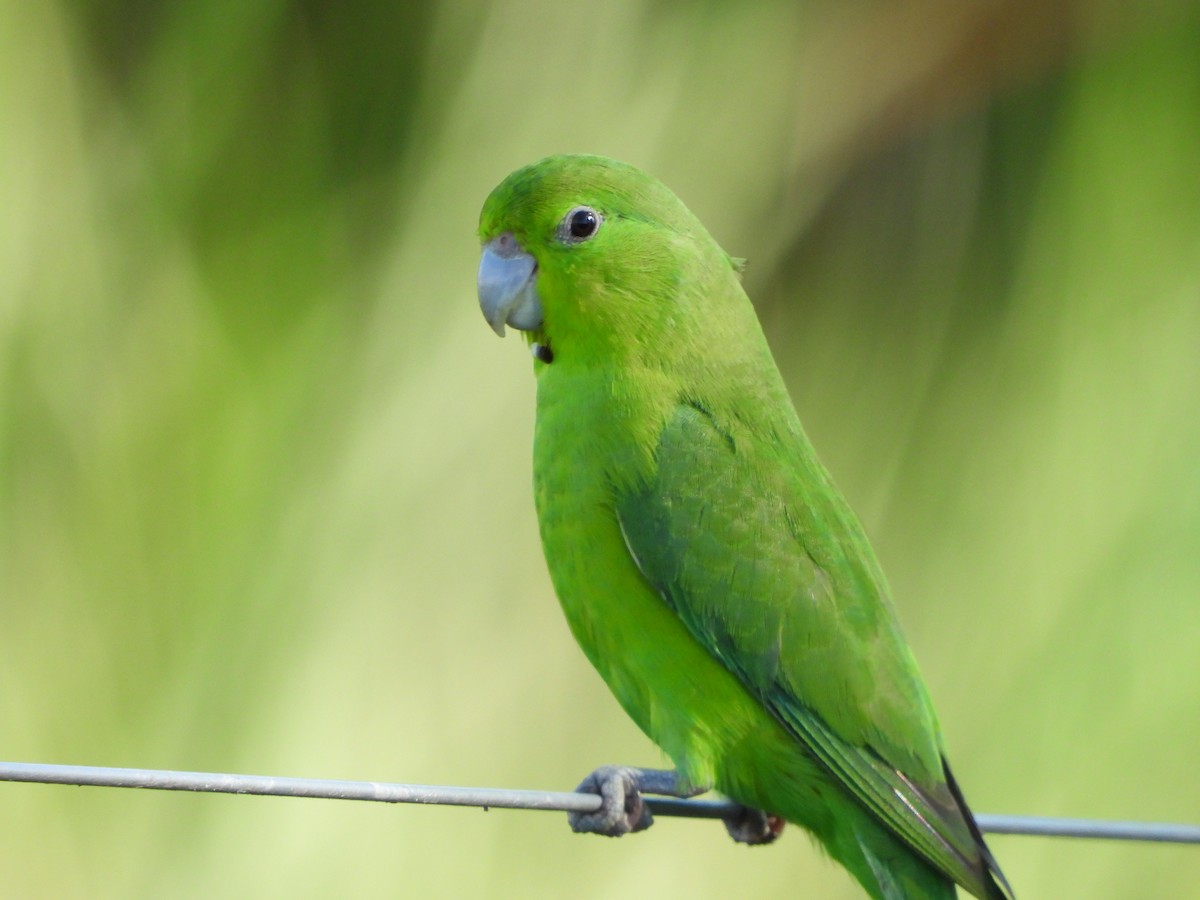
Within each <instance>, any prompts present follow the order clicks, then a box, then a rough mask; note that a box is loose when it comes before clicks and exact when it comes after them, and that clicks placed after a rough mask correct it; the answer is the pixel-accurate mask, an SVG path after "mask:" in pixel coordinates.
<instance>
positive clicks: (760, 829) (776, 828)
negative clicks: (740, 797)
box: [724, 806, 787, 847]
mask: <svg viewBox="0 0 1200 900" xmlns="http://www.w3.org/2000/svg"><path fill="white" fill-rule="evenodd" d="M724 822H725V830H726V831H728V832H729V836H730V837H731V838H733V839H734V840H735V841H737V842H738V843H739V844H749V845H750V846H751V847H756V846H759V845H762V844H770V843H772V842H773V841H774V840H775V839H776V838H777V837H779V835H781V834H782V833H783V826H784V825H786V824H787V822H786V820H784V819H782V818H780V817H779V816H773V815H771V814H770V813H765V812H763V811H762V810H761V809H753V808H751V807H749V806H743V807H741V808H740V809H739V811H738V812H737V814H736V815H733V816H730V817H729V818H727V819H725V820H724Z"/></svg>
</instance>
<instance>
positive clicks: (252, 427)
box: [0, 0, 1200, 898]
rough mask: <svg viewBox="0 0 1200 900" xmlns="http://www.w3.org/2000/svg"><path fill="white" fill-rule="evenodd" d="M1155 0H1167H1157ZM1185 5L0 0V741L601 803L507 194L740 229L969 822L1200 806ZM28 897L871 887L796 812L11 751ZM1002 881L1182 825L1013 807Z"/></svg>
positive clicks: (1198, 341)
mask: <svg viewBox="0 0 1200 900" xmlns="http://www.w3.org/2000/svg"><path fill="white" fill-rule="evenodd" d="M1134 10H1136V11H1134ZM1198 46H1200V9H1198V8H1197V5H1196V4H1195V3H1183V2H1170V0H1158V2H1154V3H1149V4H1141V5H1138V6H1136V7H1134V6H1133V5H1128V4H1121V3H1117V2H1105V0H1097V2H1092V3H1075V4H1072V3H1050V4H1040V3H1034V2H1032V0H1030V2H1009V3H1000V2H994V3H976V4H958V3H953V2H949V0H908V2H904V3H899V4H897V3H892V2H848V3H831V2H811V0H810V2H768V0H754V2H749V3H743V4H735V3H720V2H708V3H699V4H683V3H670V2H637V0H621V2H614V3H609V4H604V5H599V4H590V5H583V4H566V3H549V2H539V3H526V4H512V3H500V2H497V3H478V2H476V3H472V2H463V3H457V4H450V3H446V4H432V5H420V4H415V5H409V4H401V3H346V4H335V3H320V2H315V0H310V2H295V0H276V2H265V3H248V4H244V3H234V2H222V0H210V2H201V3H194V4H159V3H152V2H145V0H141V2H108V3H100V2H95V0H80V2H75V3H70V4H66V3H55V2H47V3H18V2H16V0H0V614H2V619H0V621H3V628H2V629H0V757H3V758H6V759H10V760H21V761H37V762H70V763H89V764H96V765H119V766H150V767H163V768H178V769H201V770H216V771H234V772H250V773H263V774H280V775H305V776H314V777H329V778H347V779H375V780H394V781H413V782H432V783H444V784H467V785H490V786H508V787H541V788H556V789H565V788H569V787H570V786H572V785H573V784H575V783H576V781H578V779H579V778H580V777H582V776H583V775H584V774H585V773H586V772H587V771H588V770H590V769H591V768H592V767H594V766H596V765H599V764H602V763H610V762H626V763H636V764H647V765H655V764H658V763H660V762H661V757H660V755H659V754H658V752H657V751H656V750H655V749H654V748H653V746H652V745H650V744H649V742H648V741H647V740H646V739H645V738H643V737H642V736H641V734H640V733H639V732H637V731H636V729H635V728H634V726H633V725H632V724H630V723H629V722H628V721H627V720H626V719H625V718H624V716H623V715H622V713H621V712H620V710H619V709H618V708H617V705H616V703H615V702H614V701H613V700H612V699H611V698H610V697H609V696H608V694H607V692H606V690H605V689H604V687H603V686H602V684H601V683H600V681H599V679H598V678H597V677H596V676H595V675H594V674H593V673H592V671H591V670H590V669H589V667H588V666H587V664H586V662H585V660H584V659H583V657H582V655H581V654H580V653H579V652H578V650H577V649H576V648H575V646H574V644H573V642H572V640H571V638H570V636H569V635H568V633H567V630H566V627H565V625H564V623H563V622H562V621H561V617H560V614H559V611H558V609H557V604H556V602H555V600H554V598H553V595H552V593H551V590H550V587H549V583H548V580H547V577H546V575H545V571H544V567H543V564H542V561H541V556H540V549H539V546H538V542H537V534H536V525H535V522H534V517H533V510H532V499H531V492H530V486H529V481H530V475H529V456H530V443H531V429H532V407H533V380H532V378H531V376H530V362H529V358H528V355H527V352H526V351H525V350H524V348H523V345H522V344H521V343H520V342H516V341H513V340H511V339H510V340H507V341H498V340H496V338H495V336H494V335H493V334H492V333H491V332H490V330H489V329H488V328H487V326H486V325H485V324H484V322H483V320H482V318H481V317H480V315H479V312H478V309H477V308H476V303H475V286H474V275H475V266H476V261H477V252H478V243H477V241H476V239H475V237H474V229H475V222H476V216H477V213H478V209H479V207H480V205H481V203H482V201H483V199H484V197H485V196H486V195H487V193H488V191H489V190H490V189H491V188H492V187H493V185H495V184H496V183H497V182H498V181H499V180H500V179H501V178H503V177H504V175H506V174H507V173H508V172H509V171H511V170H512V169H514V168H516V167H517V166H519V165H522V164H524V163H526V162H529V161H531V160H533V159H536V158H538V157H540V156H543V155H545V154H548V153H553V152H561V151H568V150H570V151H590V152H597V153H603V154H608V155H612V156H617V157H620V158H623V159H626V160H628V161H630V162H633V163H635V164H637V165H639V166H641V167H643V168H646V169H648V170H650V171H652V172H654V173H655V174H657V175H658V176H659V177H660V178H662V179H663V180H664V181H665V182H666V183H667V184H668V185H670V186H671V187H672V188H673V189H674V190H675V191H676V192H677V193H678V194H679V195H680V196H681V197H682V198H684V200H685V201H686V202H687V203H688V204H689V205H690V206H691V207H692V209H693V210H694V211H695V212H696V213H697V214H698V215H699V216H700V217H701V219H702V220H704V221H705V222H706V223H707V224H708V225H709V227H710V229H711V230H712V231H713V233H714V234H715V235H716V236H717V238H718V240H719V241H721V243H722V244H723V245H724V247H725V248H726V249H727V250H728V251H729V252H730V253H733V254H735V255H738V256H745V257H749V259H750V268H749V271H748V274H747V285H748V289H749V291H750V294H751V296H752V297H753V298H754V299H755V301H756V304H757V305H758V308H759V311H760V314H761V316H762V318H763V321H764V325H765V327H766V330H767V332H768V336H769V338H770V340H771V342H772V345H773V346H774V348H775V350H776V352H777V354H778V357H779V360H780V364H781V366H782V368H783V370H784V373H785V376H786V377H787V379H788V382H789V385H790V386H791V389H792V392H793V396H794V398H795V400H796V403H797V406H798V408H799V410H800V413H801V416H802V418H803V419H804V420H805V422H806V425H807V427H808V430H809V433H810V435H811V437H812V438H813V440H814V442H815V443H816V445H817V446H818V448H819V449H820V450H821V452H822V455H823V457H824V459H825V461H826V463H827V464H828V465H829V466H830V468H831V469H832V470H833V472H834V474H835V477H836V478H837V479H838V481H839V483H840V485H841V486H842V488H843V490H844V491H845V492H846V493H847V494H848V495H849V497H850V499H851V502H852V503H853V504H854V505H855V507H856V508H857V509H858V511H859V513H860V515H861V516H862V517H863V519H864V521H865V523H866V525H867V528H868V530H869V532H870V533H871V535H872V537H873V539H874V541H875V544H876V548H877V550H878V552H879V555H880V556H881V558H882V561H883V565H884V568H885V569H886V570H887V571H888V573H889V577H890V579H891V581H892V584H893V587H894V590H895V594H896V599H897V605H898V607H899V609H900V613H901V617H902V619H903V621H904V623H905V627H906V630H907V634H908V636H909V638H910V640H911V642H912V644H913V645H914V649H915V651H916V654H917V657H918V659H920V660H921V663H922V666H923V669H924V672H925V675H926V678H927V680H928V682H929V685H930V689H931V691H932V693H933V696H934V698H935V701H936V702H937V705H938V709H939V712H940V715H941V718H942V722H943V726H944V728H945V731H946V735H947V740H948V742H949V745H950V749H951V757H952V759H953V760H954V764H955V768H956V770H957V773H958V775H959V779H960V781H961V782H962V783H963V784H964V786H965V788H966V791H967V794H968V796H969V797H970V799H971V801H972V803H973V805H974V806H975V807H976V809H977V810H979V811H986V812H1010V813H1028V814H1045V815H1067V816H1100V817H1119V818H1137V819H1164V820H1181V821H1193V822H1194V821H1197V820H1200V778H1198V777H1197V773H1196V767H1195V760H1196V748H1197V747H1200V677H1198V676H1200V650H1198V647H1200V475H1198V473H1197V459H1198V457H1200V415H1198V412H1200V410H1198V406H1200V403H1198V398H1200V53H1198V52H1197V47H1198ZM0 811H2V812H0V873H3V874H2V878H3V887H2V889H0V890H2V891H3V893H4V895H5V896H14V897H19V896H28V897H35V896H54V897H89V898H91V897H100V898H103V897H168V896H169V897H210V896H244V897H329V896H338V895H345V896H411V897H447V898H449V897H502V898H508V897H551V896H573V897H583V898H609V897H622V896H625V897H628V896H635V897H685V896H686V897H731V896H733V897H740V896H752V895H766V894H767V893H772V894H774V895H776V896H782V895H788V896H805V897H822V898H824V897H854V896H858V894H857V892H856V888H855V887H854V885H853V884H852V883H851V881H850V880H849V878H848V877H847V876H846V875H844V874H843V873H842V872H841V870H840V869H838V868H837V867H836V866H834V865H832V864H830V863H828V862H827V861H825V860H824V859H822V858H821V856H820V854H819V853H818V852H817V851H816V850H815V849H814V848H813V847H812V845H811V844H810V842H809V841H808V840H807V839H806V838H805V837H804V836H803V835H802V834H801V833H800V832H799V831H798V830H795V829H793V830H790V831H789V832H788V833H787V835H786V836H785V838H784V840H782V841H781V842H780V843H778V844H776V845H775V846H773V847H771V848H769V849H747V848H744V847H739V846H734V845H733V844H731V843H730V842H729V841H728V839H727V838H726V836H725V834H724V832H723V829H721V828H720V827H719V826H718V825H715V824H713V823H702V822H688V821H680V820H670V819H668V820H663V821H661V822H660V823H659V824H658V825H657V826H656V827H655V829H654V830H653V831H651V832H650V833H648V834H646V835H642V836H639V837H636V838H627V839H625V840H623V841H605V840H600V839H595V838H581V837H575V836H573V835H572V834H571V833H570V832H569V830H568V829H567V826H566V824H565V822H564V821H563V817H561V816H558V815H552V814H542V813H529V812H503V811H493V812H490V813H486V814H485V813H483V812H480V811H473V810H461V809H435V808H415V807H389V806H382V805H375V804H352V803H336V802H331V801H303V800H285V799H273V798H249V797H228V796H193V795H179V794H161V793H154V792H145V793H143V792H135V791H116V790H102V789H92V788H79V789H76V788H64V787H53V786H37V785H13V784H8V785H0ZM991 843H992V847H993V849H994V850H995V852H996V854H997V856H998V857H999V858H1000V860H1001V862H1002V863H1003V865H1004V868H1005V870H1006V872H1007V874H1008V876H1009V878H1010V880H1011V881H1012V883H1013V884H1014V886H1015V887H1016V888H1017V890H1018V893H1019V895H1020V896H1022V897H1025V898H1033V897H1055V898H1076V897H1079V898H1084V897H1086V898H1105V897H1111V898H1127V897H1133V896H1141V897H1151V896H1153V897H1184V896H1196V892H1197V890H1198V888H1197V884H1200V851H1198V850H1197V849H1196V848H1186V847H1162V846H1144V845H1142V846H1139V845H1123V844H1122V845H1118V844H1113V843H1097V842H1071V841H1063V840H1050V839H1042V838H1028V837H999V836H998V837H994V838H993V839H992V841H991Z"/></svg>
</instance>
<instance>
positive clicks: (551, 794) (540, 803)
mask: <svg viewBox="0 0 1200 900" xmlns="http://www.w3.org/2000/svg"><path fill="white" fill-rule="evenodd" d="M0 781H21V782H33V783H39V784H74V785H90V786H94V787H123V788H149V789H152V790H160V791H206V792H211V793H219V794H261V795H271V796H279V797H320V798H324V799H329V800H374V801H377V802H382V803H432V804H439V805H443V806H477V807H482V808H483V809H489V808H492V807H495V808H497V809H551V810H560V811H563V812H595V811H596V810H597V809H599V808H600V798H599V797H598V796H596V795H595V794H579V793H574V792H568V791H518V790H508V789H504V788H467V787H444V786H438V785H429V784H393V783H389V782H378V781H333V780H329V779H321V778H280V777H275V776H271V775H230V774H224V773H215V772H174V771H170V770H167V769H117V768H107V767H103V766H59V765H48V764H42V763H16V762H0ZM645 799H646V805H647V806H649V807H650V810H651V811H652V812H653V813H654V814H655V815H659V816H685V817H689V818H699V819H723V818H727V817H729V816H731V815H734V814H735V813H737V812H738V811H739V809H740V807H738V806H737V805H736V804H734V803H731V802H729V801H727V800H679V799H676V798H674V797H653V796H647V797H646V798H645ZM975 820H976V821H977V822H978V823H979V827H980V828H981V829H983V830H984V831H987V832H991V833H993V834H1026V835H1039V836H1042V837H1074V838H1092V839H1105V840H1117V841H1163V842H1168V843H1178V844H1200V825H1181V824H1171V823H1161V822H1113V821H1104V820H1097V819H1055V818H1045V817H1042V816H999V815H978V816H976V817H975Z"/></svg>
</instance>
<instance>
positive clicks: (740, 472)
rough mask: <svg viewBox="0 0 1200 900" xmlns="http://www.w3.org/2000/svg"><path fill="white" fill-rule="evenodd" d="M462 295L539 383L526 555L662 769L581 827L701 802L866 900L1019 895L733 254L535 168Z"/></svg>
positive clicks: (564, 171) (658, 201)
mask: <svg viewBox="0 0 1200 900" xmlns="http://www.w3.org/2000/svg"><path fill="white" fill-rule="evenodd" d="M479 237H480V240H481V241H482V244H483V252H482V257H481V260H480V264H479V276H478V277H479V282H478V286H479V302H480V305H481V307H482V309H483V313H484V316H485V317H486V319H487V321H488V322H489V323H490V324H491V326H492V328H493V329H494V330H495V331H496V333H497V334H499V335H501V336H503V335H504V328H505V325H506V324H507V325H509V326H511V327H513V328H515V329H518V330H520V331H522V332H524V333H525V337H526V339H527V340H528V342H529V345H530V348H531V350H532V353H533V357H534V363H533V368H534V373H535V375H536V377H537V426H536V431H535V436H534V452H533V474H534V492H535V501H536V506H537V513H538V520H539V526H540V530H541V538H542V546H543V549H544V551H545V556H546V562H547V564H548V566H549V569H550V575H551V579H552V581H553V583H554V588H555V591H556V593H557V594H558V597H559V600H560V602H561V604H562V608H563V611H564V612H565V614H566V617H567V621H568V623H569V625H570V628H571V631H572V633H573V634H574V636H575V638H576V640H578V642H579V644H580V646H581V647H582V648H583V651H584V653H585V654H586V655H587V657H588V659H589V660H590V661H591V663H592V665H594V666H595V667H596V669H597V670H598V671H599V673H600V675H601V676H602V677H603V678H604V680H605V682H606V683H607V684H608V686H609V688H610V689H611V690H612V692H613V693H614V694H615V695H616V697H617V700H618V701H619V702H620V703H621V705H622V706H623V707H624V709H625V710H626V712H627V713H628V714H629V715H630V716H631V717H632V718H633V720H634V721H635V722H636V723H637V724H638V726H639V727H640V728H641V729H642V730H643V731H644V732H645V733H646V734H647V735H648V736H649V737H650V738H651V739H652V740H653V741H654V742H655V743H657V744H658V745H659V746H660V747H661V748H662V749H663V751H664V752H665V753H666V754H667V756H669V757H670V759H671V760H672V762H673V763H674V764H675V769H674V770H673V771H661V770H651V769H636V768H631V767H625V766H608V767H604V768H601V769H598V770H597V771H596V772H593V773H592V774H591V775H590V776H588V778H587V779H586V780H585V781H584V783H583V784H582V785H580V789H581V790H585V791H590V792H594V793H597V794H599V795H600V797H601V799H602V805H601V808H600V810H599V811H598V812H595V813H588V814H572V816H571V824H572V826H573V827H574V828H575V830H576V831H590V832H598V833H601V834H607V835H620V834H624V833H627V832H630V831H638V830H641V829H642V828H645V827H646V826H647V825H649V823H650V816H649V811H648V810H647V809H646V807H645V805H644V803H643V802H642V796H641V795H642V793H657V794H667V795H673V796H680V797H686V796H692V795H694V794H697V793H701V792H703V791H705V790H709V789H712V788H716V789H717V790H719V791H720V792H721V793H723V794H725V795H726V796H728V797H730V798H731V799H733V800H734V801H736V802H737V803H738V804H741V805H742V806H743V807H744V812H743V814H742V815H739V816H737V817H736V818H735V819H734V820H731V821H729V822H727V827H728V828H729V830H730V833H731V834H732V835H733V836H734V838H735V839H737V840H740V841H744V842H746V843H752V844H754V843H767V842H769V841H771V840H773V839H774V838H775V837H776V836H777V835H778V834H779V831H780V830H781V829H782V827H783V823H784V822H794V823H797V824H798V825H800V826H801V827H803V828H805V829H807V830H808V831H809V832H811V833H812V834H813V835H815V836H816V838H817V839H818V840H819V841H820V842H821V844H822V845H823V846H824V847H825V849H826V850H827V851H828V852H829V854H830V855H831V856H832V857H833V858H834V859H836V860H838V861H839V862H840V863H841V864H842V865H843V866H845V867H846V868H847V869H848V870H849V871H850V872H851V873H852V874H853V875H854V877H855V878H857V879H858V881H859V882H860V883H861V884H862V886H863V887H864V888H865V889H866V891H867V893H868V894H870V895H871V896H872V897H876V898H881V900H883V898H887V900H892V898H897V900H899V898H942V897H954V896H955V887H954V885H955V884H956V883H957V884H959V885H962V886H963V887H964V888H965V889H966V890H967V891H969V892H970V893H971V894H974V895H975V896H977V897H983V898H1005V897H1011V896H1012V894H1011V891H1010V889H1009V887H1008V885H1007V883H1006V882H1005V880H1004V877H1003V875H1002V874H1001V873H1000V870H999V867H998V866H997V865H996V862H995V860H994V859H993V858H992V855H991V853H990V852H989V851H988V848H987V846H986V845H985V844H984V841H983V837H982V835H981V834H980V831H979V828H978V827H977V826H976V824H975V821H974V819H973V817H972V815H971V812H970V810H969V809H968V808H967V805H966V803H965V801H964V800H963V795H962V792H961V791H960V790H959V788H958V785H957V784H956V783H955V781H954V777H953V776H952V775H951V773H950V768H949V766H948V765H947V763H946V759H945V751H944V747H943V741H942V736H941V732H940V729H939V726H938V722H937V719H936V717H935V715H934V712H933V707H932V705H931V703H930V701H929V697H928V694H927V693H926V690H925V687H924V685H923V684H922V682H921V677H920V675H919V674H918V671H917V666H916V663H915V662H914V660H913V657H912V654H911V653H910V651H909V649H908V646H907V644H906V643H905V641H904V638H903V636H902V635H901V633H900V628H899V625H898V624H897V621H896V617H895V613H894V612H893V610H892V604H891V601H890V599H889V596H888V588H887V584H886V582H885V581H884V577H883V573H882V572H881V571H880V569H879V565H878V563H877V562H876V560H875V556H874V554H873V552H872V550H871V547H870V545H869V544H868V543H867V539H866V537H865V536H864V534H863V530H862V526H861V525H859V523H858V521H857V519H856V518H855V516H854V514H853V513H852V512H851V511H850V508H849V507H848V506H847V504H846V502H845V500H843V499H842V497H841V495H840V494H839V493H838V491H837V489H836V488H835V487H834V485H833V482H832V481H831V480H830V477H829V475H828V473H827V472H826V471H825V469H824V468H823V467H822V465H821V463H820V462H819V461H818V460H817V457H816V454H815V453H814V451H813V449H812V446H811V445H810V444H809V442H808V439H807V438H806V437H805V434H804V431H803V429H802V428H801V426H800V421H799V419H798V418H797V416H796V413H795V410H794V409H793V407H792V404H791V401H790V399H789V397H788V393H787V389H786V387H785V386H784V383H783V379H782V378H781V376H780V374H779V370H778V369H777V368H776V365H775V361H774V359H773V358H772V356H771V352H770V350H769V349H768V347H767V343H766V340H765V338H764V337H763V333H762V329H761V327H760V326H759V323H758V319H757V317H756V316H755V313H754V310H753V307H752V306H751V304H750V301H749V300H748V299H747V297H746V294H745V292H744V291H743V289H742V285H741V280H740V277H739V272H740V267H741V263H740V261H739V260H736V259H733V258H732V257H730V256H729V255H727V254H726V253H725V252H724V251H723V250H722V249H721V248H720V247H719V246H718V245H717V243H716V242H715V241H714V240H713V238H712V237H711V236H710V235H709V234H708V232H707V231H706V230H705V228H704V226H703V225H701V224H700V222H699V221H698V220H697V219H696V217H695V216H694V215H692V213H691V212H690V211H689V210H688V209H687V207H685V206H684V205H683V203H682V202H680V200H679V199H678V198H677V197H675V195H674V194H672V193H671V191H670V190H668V189H667V188H666V187H665V186H664V185H662V184H661V183H660V182H659V181H657V180H656V179H654V178H652V177H650V176H649V175H647V174H645V173H644V172H642V171H640V170H638V169H636V168H634V167H632V166H629V165H626V164H624V163H620V162H616V161H614V160H610V159H605V158H603V157H598V156H583V155H569V156H552V157H548V158H546V159H543V160H541V161H540V162H536V163H533V164H532V165H529V166H526V167H525V168H523V169H520V170H518V171H516V172H514V173H513V174H512V175H510V176H509V177H508V178H506V179H505V180H504V181H503V182H502V183H501V184H500V185H499V186H498V187H497V188H496V189H495V190H494V191H493V192H492V193H491V195H490V196H489V197H488V199H487V202H486V203H485V204H484V207H483V211H482V213H481V215H480V222H479Z"/></svg>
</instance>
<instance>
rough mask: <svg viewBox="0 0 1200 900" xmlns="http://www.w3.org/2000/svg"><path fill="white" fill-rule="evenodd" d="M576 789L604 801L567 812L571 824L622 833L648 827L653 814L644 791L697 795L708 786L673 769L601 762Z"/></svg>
mask: <svg viewBox="0 0 1200 900" xmlns="http://www.w3.org/2000/svg"><path fill="white" fill-rule="evenodd" d="M575 790H577V791H579V792H580V793H583V794H599V795H600V800H601V805H600V808H599V809H598V810H596V811H595V812H590V813H583V812H571V813H567V821H568V822H570V823H571V828H572V829H573V830H574V831H576V832H580V833H590V834H603V835H605V836H606V837H620V836H621V835H623V834H629V832H631V831H644V830H646V829H647V828H649V827H650V826H651V825H652V824H653V822H654V817H653V816H651V815H650V810H649V808H648V807H647V806H646V804H645V803H644V802H643V801H642V794H659V795H661V796H664V797H680V798H686V797H694V796H696V795H697V794H703V793H704V792H705V791H707V790H708V787H706V786H699V787H698V786H696V785H692V784H688V783H687V782H685V781H684V780H683V779H682V778H681V777H680V775H679V773H678V772H676V771H674V770H673V769H636V768H633V767H632V766H601V767H600V768H599V769H597V770H596V771H594V772H592V774H590V775H589V776H588V777H587V778H585V779H583V781H582V782H580V784H579V787H577V788H576V789H575Z"/></svg>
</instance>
